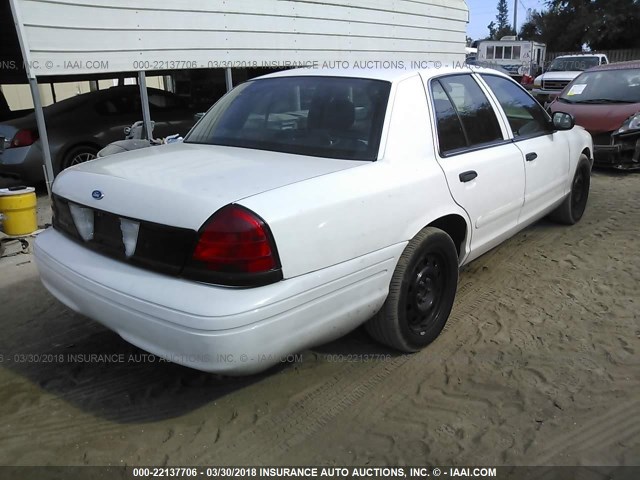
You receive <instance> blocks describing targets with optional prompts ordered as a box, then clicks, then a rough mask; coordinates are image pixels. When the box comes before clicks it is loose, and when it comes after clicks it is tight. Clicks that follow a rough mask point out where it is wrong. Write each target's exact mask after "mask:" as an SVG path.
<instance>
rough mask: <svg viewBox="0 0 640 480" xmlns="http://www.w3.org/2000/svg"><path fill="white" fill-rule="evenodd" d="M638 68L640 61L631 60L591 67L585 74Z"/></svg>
mask: <svg viewBox="0 0 640 480" xmlns="http://www.w3.org/2000/svg"><path fill="white" fill-rule="evenodd" d="M637 68H640V60H631V61H630V62H619V63H609V64H607V65H598V66H597V67H592V68H590V69H589V70H587V72H593V71H594V70H595V71H599V70H629V69H637Z"/></svg>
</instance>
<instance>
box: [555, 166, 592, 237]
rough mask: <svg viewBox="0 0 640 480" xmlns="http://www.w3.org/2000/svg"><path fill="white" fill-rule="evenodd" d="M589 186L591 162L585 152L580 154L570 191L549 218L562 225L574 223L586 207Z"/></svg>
mask: <svg viewBox="0 0 640 480" xmlns="http://www.w3.org/2000/svg"><path fill="white" fill-rule="evenodd" d="M590 188H591V164H590V163H589V159H588V158H587V156H586V155H585V154H582V155H580V160H579V161H578V168H576V173H575V175H574V177H573V181H572V182H571V191H570V192H569V195H568V196H567V198H566V199H565V200H564V201H563V202H562V204H561V205H560V206H559V207H558V208H557V209H556V210H555V211H553V212H552V213H551V215H549V218H550V219H551V220H553V221H554V222H557V223H562V224H564V225H574V224H576V223H578V222H579V221H580V219H581V218H582V216H583V215H584V211H585V209H586V208H587V200H588V199H589V189H590Z"/></svg>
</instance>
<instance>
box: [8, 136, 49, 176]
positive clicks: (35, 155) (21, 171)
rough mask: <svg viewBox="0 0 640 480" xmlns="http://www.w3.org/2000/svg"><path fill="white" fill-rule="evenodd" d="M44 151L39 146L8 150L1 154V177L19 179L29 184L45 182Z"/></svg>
mask: <svg viewBox="0 0 640 480" xmlns="http://www.w3.org/2000/svg"><path fill="white" fill-rule="evenodd" d="M42 158H43V157H42V150H40V148H38V146H37V144H33V145H30V146H28V147H18V148H7V149H5V150H4V151H2V152H0V175H5V176H10V177H15V178H19V179H21V180H24V181H26V182H29V183H38V182H41V181H43V180H44V171H43V170H42V165H43V161H42Z"/></svg>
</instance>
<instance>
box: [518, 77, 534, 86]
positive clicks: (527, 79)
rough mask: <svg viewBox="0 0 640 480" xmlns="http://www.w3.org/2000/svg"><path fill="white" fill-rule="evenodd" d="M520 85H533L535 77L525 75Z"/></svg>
mask: <svg viewBox="0 0 640 480" xmlns="http://www.w3.org/2000/svg"><path fill="white" fill-rule="evenodd" d="M520 83H521V84H522V85H531V84H532V83H533V77H532V76H530V75H523V76H522V81H521V82H520Z"/></svg>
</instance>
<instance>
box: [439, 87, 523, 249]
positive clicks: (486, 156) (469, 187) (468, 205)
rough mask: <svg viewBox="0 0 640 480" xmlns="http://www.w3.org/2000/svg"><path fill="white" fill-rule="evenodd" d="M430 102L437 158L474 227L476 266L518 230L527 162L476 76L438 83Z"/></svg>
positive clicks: (472, 236)
mask: <svg viewBox="0 0 640 480" xmlns="http://www.w3.org/2000/svg"><path fill="white" fill-rule="evenodd" d="M429 96H430V99H431V102H432V105H433V111H434V114H435V122H433V124H434V125H435V126H434V128H435V130H436V131H435V132H434V136H435V138H436V139H437V148H436V158H437V159H438V163H439V164H440V166H441V167H442V170H443V171H444V173H445V175H446V178H447V183H448V185H449V190H450V191H451V194H452V196H453V198H454V199H455V201H456V203H458V204H459V205H460V206H461V207H462V208H464V209H465V211H466V212H467V214H468V215H469V217H470V220H471V223H472V226H473V230H472V232H471V255H470V257H469V260H472V259H473V258H476V257H478V256H480V255H481V254H482V253H484V252H486V251H487V250H489V249H491V248H492V247H494V246H495V245H497V244H498V243H500V242H501V241H502V240H503V239H505V238H506V237H508V236H509V235H510V234H511V233H512V232H513V231H514V230H515V228H516V226H517V223H518V216H519V214H520V210H521V208H522V204H523V202H524V190H525V183H524V182H525V177H524V160H523V158H522V154H521V153H520V150H519V149H518V147H516V146H515V145H514V144H513V142H511V141H510V140H509V139H508V138H507V127H506V124H505V123H504V120H503V119H502V121H501V120H499V117H498V115H496V111H495V107H497V105H495V104H493V103H492V102H491V101H490V99H489V98H488V97H487V95H486V93H485V91H483V88H482V87H481V86H480V84H479V83H478V82H477V81H476V80H475V78H474V77H473V76H472V75H471V74H454V75H447V76H442V77H437V78H433V79H432V80H431V81H430V82H429Z"/></svg>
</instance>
